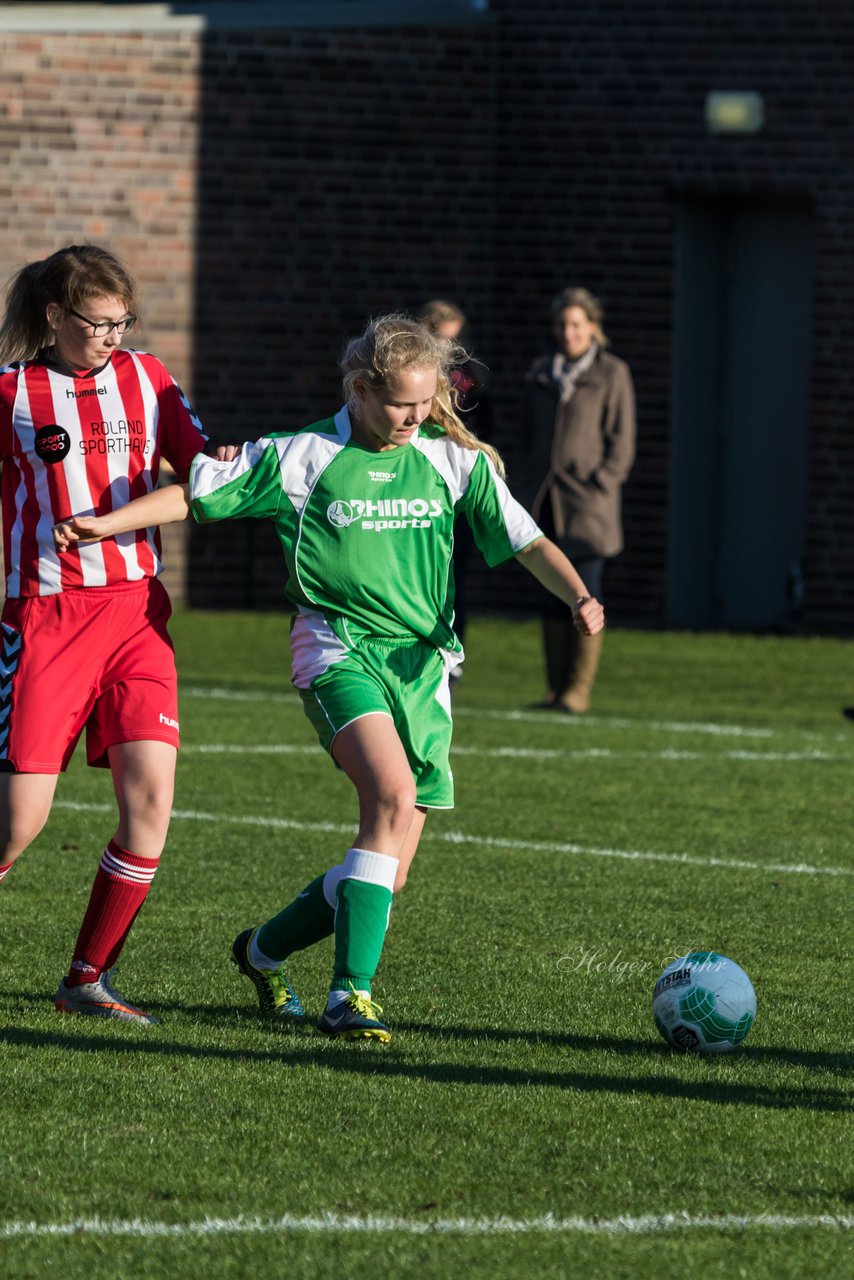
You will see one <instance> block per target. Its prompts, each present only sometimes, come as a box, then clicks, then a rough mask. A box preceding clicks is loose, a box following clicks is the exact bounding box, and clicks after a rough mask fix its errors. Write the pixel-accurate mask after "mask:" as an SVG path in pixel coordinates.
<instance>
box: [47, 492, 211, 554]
mask: <svg viewBox="0 0 854 1280" xmlns="http://www.w3.org/2000/svg"><path fill="white" fill-rule="evenodd" d="M189 514H190V504H189V502H188V500H187V490H186V488H185V486H184V485H181V484H171V485H168V486H167V487H166V488H165V489H154V490H152V492H151V493H146V494H145V495H144V497H142V498H134V500H133V502H128V503H127V505H126V506H124V507H118V508H117V510H115V511H110V512H109V513H108V514H107V515H103V516H69V517H68V519H67V520H60V521H59V522H58V523H57V524H55V525H54V526H53V542H54V546H55V547H56V549H57V551H59V552H60V553H61V552H63V551H67V550H68V548H69V547H73V546H76V545H77V544H78V543H84V544H89V543H92V542H100V541H101V540H102V539H103V538H114V537H115V536H116V534H117V533H130V532H132V531H133V530H134V529H148V528H149V527H150V526H151V525H156V524H175V523H177V522H178V521H181V520H186V519H187V517H188V516H189Z"/></svg>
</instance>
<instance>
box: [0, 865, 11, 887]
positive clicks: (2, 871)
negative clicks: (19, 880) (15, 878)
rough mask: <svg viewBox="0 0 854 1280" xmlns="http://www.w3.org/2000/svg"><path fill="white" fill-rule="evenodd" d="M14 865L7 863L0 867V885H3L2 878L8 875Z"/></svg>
mask: <svg viewBox="0 0 854 1280" xmlns="http://www.w3.org/2000/svg"><path fill="white" fill-rule="evenodd" d="M14 865H15V864H14V862H7V863H6V865H5V866H4V867H0V884H2V883H3V877H4V876H7V875H8V874H9V872H10V871H11V870H12V868H13V867H14Z"/></svg>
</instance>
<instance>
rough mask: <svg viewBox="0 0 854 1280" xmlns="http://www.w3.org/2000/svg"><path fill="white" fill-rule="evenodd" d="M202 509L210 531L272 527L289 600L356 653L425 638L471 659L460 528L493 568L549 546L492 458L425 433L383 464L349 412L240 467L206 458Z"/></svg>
mask: <svg viewBox="0 0 854 1280" xmlns="http://www.w3.org/2000/svg"><path fill="white" fill-rule="evenodd" d="M190 500H191V506H192V512H193V515H194V517H195V519H196V520H198V521H199V522H201V523H204V522H207V521H213V520H226V519H229V518H231V517H238V516H254V517H256V518H258V519H265V520H271V521H272V522H273V524H274V526H275V528H276V532H277V534H278V536H279V539H280V541H281V543H282V549H283V551H284V555H285V563H286V565H287V572H288V580H287V585H286V587H285V592H286V595H287V596H288V598H289V599H290V600H291V601H292V602H293V603H294V604H295V605H296V606H297V608H298V610H299V613H300V614H301V615H309V616H311V615H317V614H319V615H322V617H323V619H324V620H325V623H326V624H327V627H326V628H324V631H326V629H327V628H331V630H332V631H333V632H334V634H335V636H337V638H338V640H339V641H341V642H342V643H343V644H344V645H345V646H347V647H349V646H350V645H351V644H352V643H353V642H354V641H355V639H356V638H357V637H358V636H360V635H373V636H386V637H392V638H394V637H398V638H400V639H402V640H403V639H407V638H411V637H412V636H416V637H419V638H421V639H424V640H427V641H428V642H429V643H431V644H433V645H435V646H436V648H437V649H440V650H443V651H445V652H446V653H448V654H449V655H450V654H459V653H460V652H461V646H460V642H459V640H458V639H457V637H456V636H455V634H454V630H453V617H454V605H453V572H452V569H451V558H452V551H453V542H454V521H455V520H456V519H457V518H458V517H460V516H462V517H464V518H465V519H466V520H467V521H468V523H469V525H470V526H471V529H472V533H473V535H474V539H475V542H476V543H477V545H478V547H479V548H480V550H481V552H482V553H483V556H484V558H485V559H486V561H487V563H488V564H489V565H496V564H500V563H501V562H502V561H503V560H507V559H509V558H510V557H511V556H513V555H515V554H516V553H517V552H518V551H521V550H522V548H523V547H525V546H527V545H528V544H529V543H530V542H533V541H534V540H535V539H537V538H539V537H541V536H542V535H541V533H540V530H539V529H538V527H537V525H536V524H535V523H534V521H533V520H532V519H531V517H530V516H529V515H528V513H527V512H526V511H525V510H524V508H523V507H521V506H520V505H519V503H518V502H516V500H515V499H514V498H513V497H512V496H511V494H510V492H509V490H508V489H507V486H506V485H505V484H504V482H503V480H502V479H501V478H500V477H499V476H498V474H497V473H496V470H495V467H494V466H493V464H492V462H491V461H490V459H489V457H488V456H487V455H486V454H485V453H484V452H483V451H482V450H479V449H466V448H464V447H463V446H461V445H459V444H456V443H455V442H454V441H452V440H450V439H449V438H448V436H447V435H446V434H445V433H444V431H443V430H442V428H441V427H438V426H435V425H433V424H430V423H425V424H422V426H421V427H420V428H419V430H418V431H417V432H416V434H415V435H414V436H413V438H412V440H411V441H410V442H409V443H408V444H405V445H401V446H400V447H398V448H393V449H386V450H383V451H382V452H375V451H374V450H371V449H367V448H365V447H363V446H362V445H360V444H357V443H356V442H355V441H354V440H353V438H352V434H351V428H350V418H349V414H348V412H347V409H346V407H345V408H344V409H342V410H341V411H340V412H339V413H338V414H336V416H335V417H334V418H327V419H325V420H324V421H322V422H315V423H313V424H312V425H311V426H309V427H305V428H304V429H303V430H301V431H296V432H292V433H286V432H281V433H274V434H271V435H269V436H265V437H263V438H262V439H260V440H258V441H257V442H256V443H255V444H246V445H244V446H243V448H242V449H241V452H240V454H239V456H238V457H237V458H235V460H234V461H233V462H217V461H216V460H214V459H212V458H208V457H205V456H203V455H201V454H200V455H199V456H198V457H197V458H196V459H195V461H194V462H193V467H192V471H191V476H190ZM296 665H297V664H296V662H295V666H296Z"/></svg>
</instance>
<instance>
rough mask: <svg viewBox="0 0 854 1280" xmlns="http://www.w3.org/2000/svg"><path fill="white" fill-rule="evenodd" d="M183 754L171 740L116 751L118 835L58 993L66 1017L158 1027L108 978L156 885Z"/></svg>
mask: <svg viewBox="0 0 854 1280" xmlns="http://www.w3.org/2000/svg"><path fill="white" fill-rule="evenodd" d="M176 756H177V752H176V749H175V747H174V746H172V745H171V744H169V743H166V742H152V741H148V742H145V741H143V742H127V743H120V744H117V745H115V746H113V747H111V748H110V751H109V757H110V768H111V770H112V774H113V786H114V789H115V793H116V801H117V803H118V807H119V821H118V826H117V827H116V833H115V835H114V837H113V839H112V840H111V841H110V843H109V844H108V845H107V848H106V849H105V850H104V853H103V856H102V858H101V862H100V865H99V867H98V872H97V875H96V877H95V882H94V884H93V886H92V893H91V896H90V899H89V905H88V907H87V909H86V914H85V916H84V918H83V923H82V925H81V927H80V933H79V935H78V938H77V943H76V945H75V948H74V955H73V958H72V961H71V968H70V971H69V973H68V975H67V977H66V978H64V979H63V981H62V982H61V983H60V986H59V990H58V991H57V993H56V997H55V999H56V1007H57V1009H59V1010H60V1011H61V1012H63V1013H91V1014H95V1015H96V1016H101V1017H109V1018H117V1019H120V1020H121V1021H125V1022H142V1023H147V1022H153V1021H154V1019H153V1018H152V1017H151V1016H150V1015H149V1014H146V1013H144V1012H143V1011H142V1010H141V1009H138V1008H136V1006H135V1005H132V1004H131V1003H130V1002H129V1001H127V1000H126V999H125V998H124V997H123V996H121V995H120V994H119V993H118V992H116V991H115V990H114V989H113V988H112V987H111V986H110V985H109V982H108V979H107V972H108V970H109V969H110V968H111V967H112V966H113V965H114V964H115V962H116V960H117V959H118V957H119V954H120V952H121V950H122V947H123V946H124V944H125V941H126V939H127V936H128V934H129V933H130V930H131V927H132V925H133V922H134V920H135V919H136V917H137V915H138V914H139V911H140V909H141V907H142V904H143V902H144V901H145V898H146V896H147V894H148V890H149V888H150V887H151V882H152V880H153V879H154V873H155V871H156V870H157V864H158V861H159V858H160V854H161V852H162V850H163V846H164V844H165V843H166V835H167V832H168V830H169V818H170V815H171V811H172V798H173V793H174V781H175V761H176Z"/></svg>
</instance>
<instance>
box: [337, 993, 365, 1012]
mask: <svg viewBox="0 0 854 1280" xmlns="http://www.w3.org/2000/svg"><path fill="white" fill-rule="evenodd" d="M352 994H353V992H352V991H330V992H329V999H328V1000H327V1002H326V1007H327V1009H337V1008H338V1006H339V1004H343V1003H344V1001H345V1000H347V999H348V998H349V997H350V996H351V995H352ZM356 995H357V996H364V998H365V999H366V1000H370V998H371V993H370V991H357V992H356Z"/></svg>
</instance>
